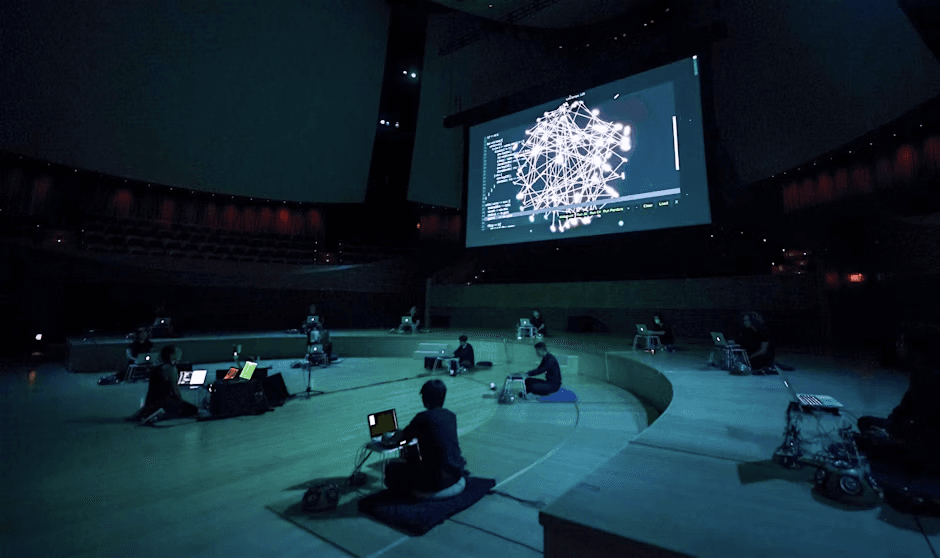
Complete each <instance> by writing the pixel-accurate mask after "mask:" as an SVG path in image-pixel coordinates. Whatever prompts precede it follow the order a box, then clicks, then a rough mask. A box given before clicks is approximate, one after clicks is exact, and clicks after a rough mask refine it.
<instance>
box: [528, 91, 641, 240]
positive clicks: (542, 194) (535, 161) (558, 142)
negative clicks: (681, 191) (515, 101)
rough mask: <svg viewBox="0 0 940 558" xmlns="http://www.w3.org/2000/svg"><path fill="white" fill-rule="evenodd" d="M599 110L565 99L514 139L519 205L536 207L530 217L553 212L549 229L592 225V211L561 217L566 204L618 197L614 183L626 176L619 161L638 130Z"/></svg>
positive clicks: (591, 207)
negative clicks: (604, 116)
mask: <svg viewBox="0 0 940 558" xmlns="http://www.w3.org/2000/svg"><path fill="white" fill-rule="evenodd" d="M599 114H600V111H599V110H597V109H594V110H590V109H588V107H587V105H585V104H584V102H583V101H573V102H571V103H568V102H566V103H564V104H562V105H561V106H560V107H558V108H557V109H556V110H554V111H550V112H546V113H545V114H544V115H543V116H542V117H540V118H539V119H538V120H537V121H536V124H535V126H534V127H532V128H530V129H528V130H526V131H525V133H526V139H525V140H523V141H521V142H515V143H514V144H513V145H512V150H513V157H514V158H515V160H516V163H517V165H518V167H517V171H516V177H515V178H514V179H513V184H514V185H515V186H518V187H519V192H518V193H517V194H516V199H517V200H519V201H520V202H521V207H520V210H522V211H527V212H528V211H532V212H533V213H531V214H530V215H529V221H530V222H535V217H536V214H537V213H541V214H542V216H543V219H545V220H546V221H547V220H548V218H549V216H551V221H552V222H551V225H550V226H549V230H551V231H552V232H564V231H565V230H567V229H570V228H571V227H576V226H578V225H581V224H583V225H589V224H590V223H591V219H592V217H591V216H590V215H587V216H583V217H569V218H567V219H561V217H560V215H561V214H563V213H570V210H571V208H566V206H576V207H577V208H578V209H579V210H581V211H583V212H585V213H591V212H593V211H595V210H597V209H600V208H603V207H604V205H605V204H604V203H603V200H609V199H613V198H619V197H620V193H619V192H618V191H617V189H616V188H614V186H613V184H615V183H617V182H619V181H622V180H624V179H625V178H626V173H624V172H623V171H622V170H621V167H623V165H624V164H626V163H627V157H626V154H627V153H628V152H630V151H631V150H632V149H633V142H634V138H633V134H634V132H633V129H632V127H631V126H629V125H627V124H622V123H619V122H607V121H604V120H602V119H600V118H598V115H599ZM595 202H597V203H595ZM552 208H556V209H554V210H553V209H552Z"/></svg>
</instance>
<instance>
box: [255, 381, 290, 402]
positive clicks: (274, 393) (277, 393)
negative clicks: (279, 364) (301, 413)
mask: <svg viewBox="0 0 940 558" xmlns="http://www.w3.org/2000/svg"><path fill="white" fill-rule="evenodd" d="M261 386H262V387H263V388H264V397H265V399H267V400H268V403H270V404H271V405H274V406H275V407H280V406H281V405H283V404H284V402H285V401H287V398H288V397H290V394H289V393H287V386H286V385H285V384H284V376H281V375H280V374H275V375H273V376H266V377H265V378H263V379H262V380H261Z"/></svg>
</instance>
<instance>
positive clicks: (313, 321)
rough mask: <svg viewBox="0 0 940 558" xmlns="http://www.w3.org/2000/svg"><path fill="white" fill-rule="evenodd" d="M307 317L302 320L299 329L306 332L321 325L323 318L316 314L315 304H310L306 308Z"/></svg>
mask: <svg viewBox="0 0 940 558" xmlns="http://www.w3.org/2000/svg"><path fill="white" fill-rule="evenodd" d="M307 312H308V314H307V319H305V320H304V324H303V325H302V326H301V328H300V329H301V331H303V332H304V333H307V332H308V331H310V328H312V327H317V326H318V325H319V327H323V318H321V317H320V316H319V315H318V314H317V305H316V304H311V305H310V307H309V308H308V309H307Z"/></svg>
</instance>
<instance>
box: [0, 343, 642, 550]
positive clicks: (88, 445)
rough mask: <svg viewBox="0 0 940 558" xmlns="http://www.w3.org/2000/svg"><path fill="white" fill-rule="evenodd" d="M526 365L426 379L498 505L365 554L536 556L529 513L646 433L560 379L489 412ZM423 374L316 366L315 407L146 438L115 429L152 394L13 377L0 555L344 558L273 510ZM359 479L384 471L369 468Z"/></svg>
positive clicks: (6, 392) (293, 403)
mask: <svg viewBox="0 0 940 558" xmlns="http://www.w3.org/2000/svg"><path fill="white" fill-rule="evenodd" d="M532 358H533V363H528V362H518V361H517V362H515V363H514V364H513V365H512V366H509V365H507V364H506V363H505V362H495V366H494V368H493V369H492V370H490V371H485V372H476V373H472V374H468V375H464V376H458V377H456V378H451V377H449V376H440V374H436V375H437V376H440V377H441V378H442V379H443V380H444V381H445V383H446V384H447V386H448V395H447V402H446V407H447V408H449V409H451V410H453V411H454V412H455V413H456V414H457V416H458V426H459V432H460V440H461V446H462V449H463V452H464V455H465V457H466V458H467V460H468V468H469V469H470V470H471V471H472V472H473V474H474V475H476V476H481V477H493V478H496V480H497V483H498V485H497V489H498V490H499V491H500V492H503V493H504V494H506V496H503V495H489V496H487V497H485V498H484V499H483V500H482V501H481V502H479V503H478V504H477V505H475V506H474V507H472V508H471V509H469V510H467V511H465V512H463V513H461V514H458V515H457V516H455V517H454V518H453V519H452V520H450V521H448V522H446V523H445V524H444V525H442V526H440V527H438V528H436V529H434V530H433V531H431V533H429V534H428V535H426V536H424V537H417V538H410V537H406V536H401V537H400V538H398V539H397V540H396V541H395V543H394V544H392V545H389V546H388V547H387V548H384V549H380V551H379V552H377V553H375V555H385V556H429V557H430V556H435V557H436V556H441V555H446V556H461V555H463V556H477V555H481V554H489V555H493V556H496V555H509V554H512V555H516V556H537V555H540V554H541V551H542V528H541V526H540V525H539V524H538V517H537V514H538V509H539V508H540V507H543V506H544V505H545V504H547V503H549V502H551V501H552V500H553V499H554V498H557V497H558V496H560V495H561V494H562V493H564V492H565V491H566V490H568V489H569V488H570V487H572V486H573V485H574V484H576V483H577V482H579V480H580V479H582V478H583V477H584V476H585V475H586V474H588V473H590V472H591V471H592V470H593V469H595V468H597V467H599V466H600V465H601V464H602V463H604V462H605V461H607V460H608V459H610V458H611V457H612V456H613V455H614V454H616V453H617V452H618V451H619V450H621V449H622V448H623V447H624V446H625V445H626V444H627V443H628V442H629V440H630V439H631V438H633V437H634V436H635V435H636V434H637V433H638V432H639V431H641V430H642V429H643V428H645V427H646V425H647V424H646V423H647V410H646V409H645V408H644V406H643V404H642V403H641V402H640V401H638V400H637V399H636V398H635V397H634V396H632V395H631V394H629V393H627V392H626V391H624V390H621V389H619V388H616V387H614V386H611V385H608V384H606V383H603V382H599V381H596V380H590V379H588V378H584V377H572V378H566V380H565V385H566V386H568V387H570V388H571V389H573V390H575V391H576V392H577V393H578V395H579V396H580V398H581V401H580V402H579V404H578V405H574V404H549V403H538V402H519V403H517V404H514V405H508V406H503V405H497V403H496V401H495V399H494V394H493V392H491V391H490V390H489V383H490V382H491V381H494V382H501V380H502V378H504V377H505V376H506V374H507V373H508V372H515V371H519V370H521V369H526V368H533V367H534V365H535V362H534V358H535V356H534V355H533V357H532ZM199 364H200V367H205V368H207V369H209V370H214V369H215V368H216V367H219V368H222V367H224V363H217V364H218V366H216V363H199ZM261 364H262V365H272V366H273V367H274V369H273V370H272V373H277V372H282V373H283V374H284V376H285V381H286V383H287V386H288V389H289V391H290V392H291V393H297V392H302V391H303V390H304V388H305V387H306V378H305V376H304V374H303V373H302V371H301V370H298V369H292V368H291V367H290V364H291V363H290V361H272V362H262V363H261ZM530 364H532V366H529V365H530ZM424 374H425V371H424V370H423V369H422V367H421V363H420V362H419V361H416V360H413V359H407V358H349V359H345V360H344V361H343V362H342V363H341V364H338V365H335V366H332V367H330V368H326V369H317V370H316V371H315V372H314V375H313V385H314V388H316V389H320V390H324V391H326V392H328V393H327V394H325V395H321V396H316V397H312V398H310V399H305V398H303V397H300V398H295V399H293V400H290V401H288V403H287V404H286V405H285V406H283V407H280V408H278V409H277V410H275V411H274V412H271V413H267V414H265V415H261V416H252V417H239V418H235V419H229V420H220V421H210V422H198V423H186V424H179V425H174V426H163V427H154V428H151V427H140V426H137V425H135V424H131V423H128V422H125V421H124V420H123V419H124V417H126V416H128V415H130V414H131V413H133V412H134V411H135V410H136V409H137V408H138V407H139V406H140V404H141V402H142V399H143V397H144V395H145V393H146V385H145V384H129V385H117V386H98V385H97V379H98V376H99V375H97V374H72V373H69V372H66V371H65V369H64V367H63V366H62V365H61V364H43V365H39V366H36V367H34V368H31V369H26V368H12V369H6V370H4V371H3V373H2V374H0V409H2V413H3V418H4V425H5V428H4V429H3V434H2V435H0V445H2V454H3V458H2V459H3V465H4V467H3V470H4V474H3V475H0V503H2V505H0V556H4V557H5V556H20V557H28V556H37V557H38V556H42V557H48V556H81V557H92V556H96V557H97V556H137V557H146V556H186V557H196V556H207V557H208V556H221V555H231V556H254V557H260V556H282V557H283V556H288V557H289V556H304V557H309V556H324V557H329V556H349V555H350V553H347V552H345V551H343V550H341V548H343V547H344V546H343V544H342V543H343V539H344V538H345V539H354V538H355V537H357V536H358V535H359V534H358V533H356V532H350V533H342V532H340V533H336V534H335V536H334V537H332V538H334V539H337V540H331V541H327V540H324V539H321V538H318V537H317V536H315V535H313V534H311V533H310V532H309V531H307V530H304V529H302V528H299V527H297V526H295V525H294V524H292V523H290V522H288V521H286V520H284V519H282V518H281V517H280V516H278V515H277V514H275V513H273V512H272V511H270V510H269V509H266V506H267V505H269V504H271V503H272V502H276V501H280V500H284V499H285V498H290V497H291V496H292V495H294V496H296V498H297V499H298V501H299V499H300V496H301V495H302V494H303V490H304V488H305V487H306V486H309V485H310V484H311V483H313V482H315V481H316V480H317V479H326V478H331V477H338V476H348V475H349V473H350V472H351V471H352V468H353V465H354V459H355V455H356V452H357V450H358V449H359V448H360V447H361V446H362V444H363V443H364V442H365V441H366V438H367V429H366V421H365V417H366V415H367V413H369V412H373V411H377V410H383V409H387V408H389V407H395V408H397V410H398V414H399V417H400V419H401V420H404V421H407V420H410V418H411V417H412V416H413V415H414V414H415V413H416V412H418V411H420V410H421V408H422V407H421V401H420V396H419V393H418V392H419V389H420V386H421V385H422V384H423V383H424V382H425V381H426V380H427V377H425V376H424ZM187 396H188V397H190V398H194V396H195V392H190V393H188V394H187ZM374 461H375V459H374V458H373V459H372V461H370V463H374ZM366 471H367V473H369V474H370V475H376V476H377V474H378V472H377V469H376V467H375V466H374V465H373V466H372V467H367V468H366ZM513 498H516V499H513ZM517 499H518V500H517ZM519 500H526V501H528V502H521V501H519ZM359 528H360V529H361V526H360V527H359Z"/></svg>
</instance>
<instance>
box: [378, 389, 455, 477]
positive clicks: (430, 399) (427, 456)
mask: <svg viewBox="0 0 940 558" xmlns="http://www.w3.org/2000/svg"><path fill="white" fill-rule="evenodd" d="M446 396H447V386H446V385H445V384H444V382H442V381H441V380H438V379H434V380H428V381H427V382H425V383H424V385H423V386H421V401H422V402H423V403H424V407H425V409H427V410H425V411H422V412H420V413H418V414H417V415H415V417H414V418H413V419H412V420H411V423H409V424H408V426H406V427H405V429H404V430H399V431H396V432H395V434H394V435H393V436H392V443H393V444H398V443H401V442H402V441H405V440H408V441H410V440H413V439H417V440H418V451H417V452H408V453H409V455H411V456H413V457H411V458H410V459H393V460H391V461H389V462H388V464H387V465H386V466H385V486H386V487H387V488H388V489H389V490H392V491H394V492H401V493H412V494H414V493H416V492H417V493H431V494H434V493H440V492H441V491H443V490H445V489H448V488H452V487H455V486H456V485H458V483H461V482H466V481H465V480H464V475H465V474H467V473H466V470H465V467H466V465H467V461H466V460H465V459H464V457H463V454H461V452H460V443H459V442H458V441H457V415H455V414H454V413H453V412H451V411H449V410H447V409H445V408H444V398H445V397H446ZM455 492H457V490H455Z"/></svg>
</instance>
